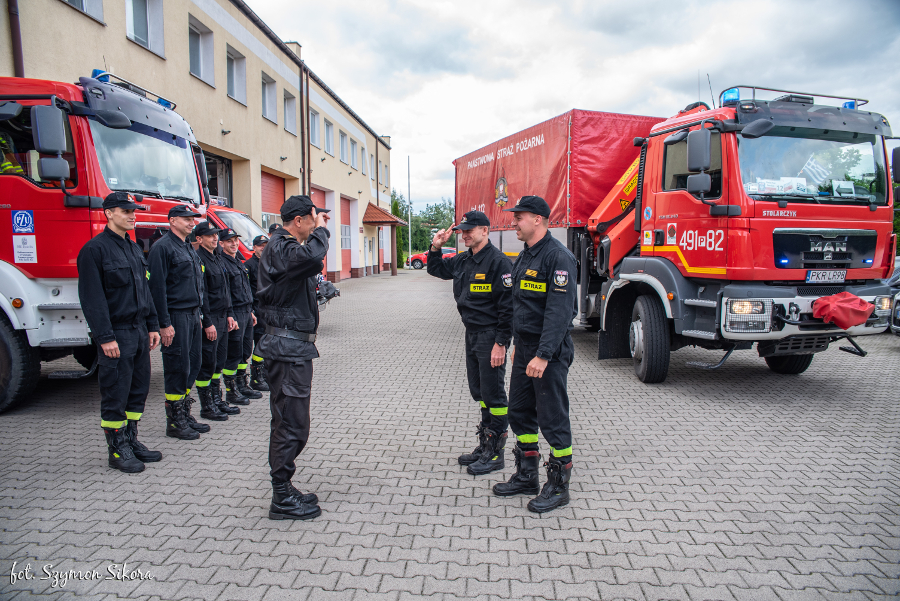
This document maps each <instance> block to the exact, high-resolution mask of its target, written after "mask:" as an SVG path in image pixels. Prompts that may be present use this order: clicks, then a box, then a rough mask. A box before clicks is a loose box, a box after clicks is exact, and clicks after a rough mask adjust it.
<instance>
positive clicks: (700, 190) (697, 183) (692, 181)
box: [687, 173, 712, 194]
mask: <svg viewBox="0 0 900 601" xmlns="http://www.w3.org/2000/svg"><path fill="white" fill-rule="evenodd" d="M710 190H712V178H711V177H709V173H697V174H695V175H689V176H688V177H687V191H688V194H707V193H708V192H709V191H710Z"/></svg>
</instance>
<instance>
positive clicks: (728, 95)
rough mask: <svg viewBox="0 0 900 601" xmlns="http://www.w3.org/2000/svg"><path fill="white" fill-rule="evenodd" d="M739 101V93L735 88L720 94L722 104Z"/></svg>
mask: <svg viewBox="0 0 900 601" xmlns="http://www.w3.org/2000/svg"><path fill="white" fill-rule="evenodd" d="M740 100H741V92H740V90H738V89H737V88H731V89H729V90H725V91H724V92H723V93H722V104H731V103H737V102H740Z"/></svg>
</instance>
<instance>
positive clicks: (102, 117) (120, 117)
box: [94, 110, 131, 129]
mask: <svg viewBox="0 0 900 601" xmlns="http://www.w3.org/2000/svg"><path fill="white" fill-rule="evenodd" d="M94 115H96V116H97V121H99V122H100V123H101V124H103V125H105V126H106V127H108V128H110V129H128V128H129V127H131V119H129V118H128V117H126V116H125V113H123V112H122V111H104V110H97V111H94Z"/></svg>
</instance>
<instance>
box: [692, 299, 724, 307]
mask: <svg viewBox="0 0 900 601" xmlns="http://www.w3.org/2000/svg"><path fill="white" fill-rule="evenodd" d="M684 304H685V305H691V306H692V307H712V308H715V307H716V306H717V304H716V301H714V300H706V299H705V298H686V299H684Z"/></svg>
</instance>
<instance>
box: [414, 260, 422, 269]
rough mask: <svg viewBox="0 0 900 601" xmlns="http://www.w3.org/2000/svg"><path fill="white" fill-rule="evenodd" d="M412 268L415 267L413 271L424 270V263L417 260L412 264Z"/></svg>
mask: <svg viewBox="0 0 900 601" xmlns="http://www.w3.org/2000/svg"><path fill="white" fill-rule="evenodd" d="M412 267H413V269H422V261H421V260H419V259H416V260H415V261H413V262H412Z"/></svg>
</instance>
